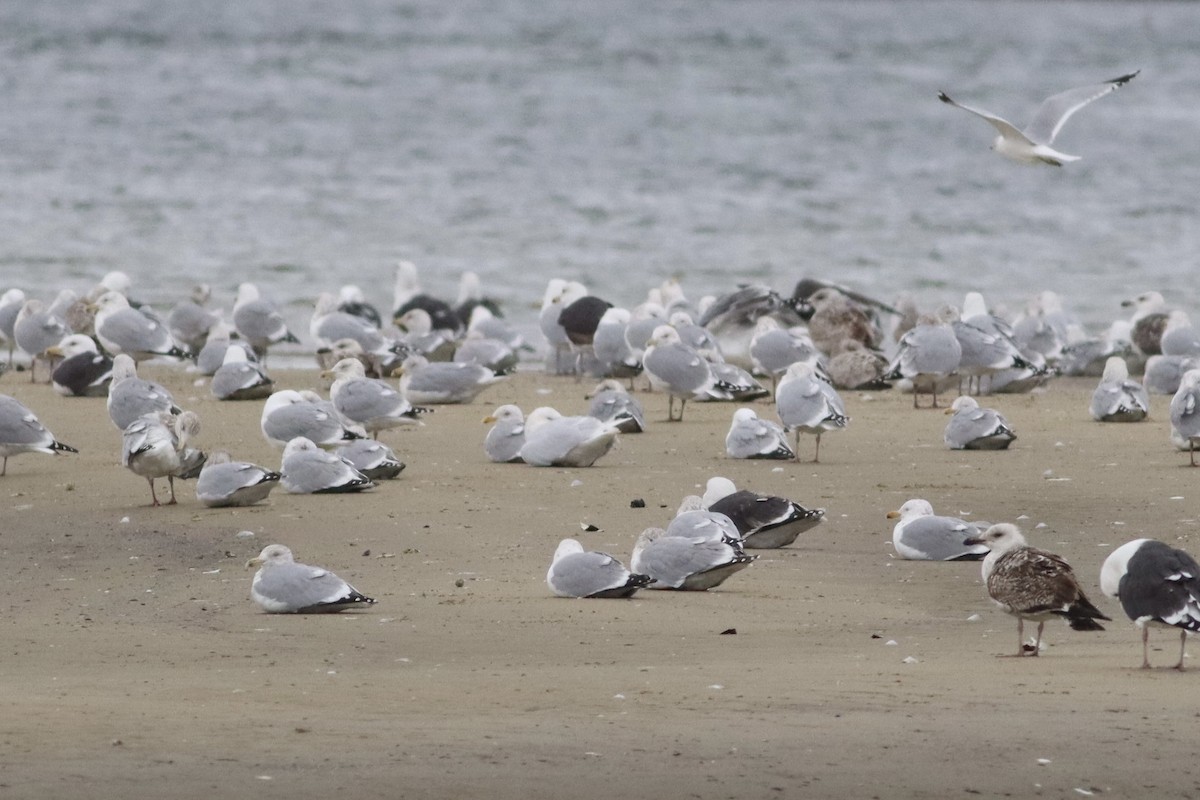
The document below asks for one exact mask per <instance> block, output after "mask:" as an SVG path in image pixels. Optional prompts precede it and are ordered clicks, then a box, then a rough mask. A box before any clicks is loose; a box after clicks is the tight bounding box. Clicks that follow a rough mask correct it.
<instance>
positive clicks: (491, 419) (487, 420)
mask: <svg viewBox="0 0 1200 800" xmlns="http://www.w3.org/2000/svg"><path fill="white" fill-rule="evenodd" d="M495 421H496V418H495V417H493V416H492V415H491V414H488V415H487V416H486V417H484V418H483V424H484V425H491V424H492V423H493V422H495Z"/></svg>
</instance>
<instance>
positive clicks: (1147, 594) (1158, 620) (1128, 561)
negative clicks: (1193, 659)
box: [1100, 539, 1200, 672]
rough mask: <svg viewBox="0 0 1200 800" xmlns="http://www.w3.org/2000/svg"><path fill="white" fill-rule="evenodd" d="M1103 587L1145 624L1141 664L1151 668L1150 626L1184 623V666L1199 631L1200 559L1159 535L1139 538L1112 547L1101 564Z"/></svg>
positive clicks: (1181, 643)
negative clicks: (1192, 638) (1189, 641)
mask: <svg viewBox="0 0 1200 800" xmlns="http://www.w3.org/2000/svg"><path fill="white" fill-rule="evenodd" d="M1100 590H1101V591H1103V592H1104V593H1105V594H1106V595H1108V596H1109V597H1115V598H1118V599H1119V600H1120V601H1121V608H1122V609H1123V610H1124V611H1125V615H1126V616H1128V617H1129V618H1130V619H1131V620H1133V622H1134V624H1135V625H1137V627H1139V628H1141V629H1142V669H1150V627H1151V626H1152V625H1158V626H1161V627H1164V628H1178V629H1179V662H1178V663H1177V664H1175V669H1177V670H1179V671H1181V672H1182V671H1183V659H1184V651H1185V649H1186V647H1187V636H1188V634H1189V633H1193V634H1194V633H1198V632H1200V564H1197V563H1196V559H1194V558H1192V557H1191V555H1189V554H1188V553H1187V552H1185V551H1183V550H1180V549H1178V548H1175V547H1171V546H1170V545H1168V544H1164V543H1163V542H1159V541H1155V540H1154V539H1134V540H1133V541H1132V542H1126V543H1125V544H1123V545H1121V546H1120V547H1118V548H1117V549H1116V550H1113V551H1112V553H1110V554H1109V556H1108V558H1106V559H1105V560H1104V565H1103V566H1102V567H1100Z"/></svg>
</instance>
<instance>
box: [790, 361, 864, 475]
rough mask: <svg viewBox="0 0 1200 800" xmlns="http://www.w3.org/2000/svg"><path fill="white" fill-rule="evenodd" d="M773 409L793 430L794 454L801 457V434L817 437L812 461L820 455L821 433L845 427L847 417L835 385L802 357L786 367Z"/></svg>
mask: <svg viewBox="0 0 1200 800" xmlns="http://www.w3.org/2000/svg"><path fill="white" fill-rule="evenodd" d="M775 412H776V413H777V414H778V415H779V421H780V422H782V423H783V427H784V428H785V429H787V430H789V431H795V432H796V446H795V447H794V448H793V449H794V450H795V451H796V457H797V458H799V457H800V434H801V433H808V434H813V435H815V436H816V437H817V446H816V449H815V450H814V452H813V462H814V463H816V462H817V461H819V460H820V458H821V434H822V433H824V432H825V431H836V430H841V429H843V428H845V427H846V425H848V424H849V422H850V417H848V416H846V406H845V405H844V404H843V403H842V398H841V395H839V394H838V393H837V389H834V388H833V386H832V385H831V384H829V383H826V382H825V381H823V380H821V379H820V378H818V377H817V375H816V373H815V372H814V371H813V368H812V367H811V366H810V365H808V364H806V363H804V362H803V361H799V362H796V363H795V364H792V365H791V366H790V367H788V369H787V372H786V373H784V375H783V378H782V379H781V380H780V381H779V386H778V387H776V389H775Z"/></svg>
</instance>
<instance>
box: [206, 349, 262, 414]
mask: <svg viewBox="0 0 1200 800" xmlns="http://www.w3.org/2000/svg"><path fill="white" fill-rule="evenodd" d="M274 388H275V381H274V380H272V379H271V376H270V375H268V374H267V371H266V370H265V369H264V368H263V367H262V366H261V365H260V364H258V363H257V362H255V361H251V360H250V358H249V357H248V356H247V354H246V348H244V347H242V346H241V345H240V344H231V345H229V346H228V347H226V348H225V359H224V360H223V361H222V362H221V366H220V367H218V368H217V371H216V372H214V373H213V376H212V382H211V383H210V384H209V389H211V390H212V393H213V396H214V397H216V398H217V399H218V400H261V399H262V398H264V397H268V396H270V394H271V390H272V389H274Z"/></svg>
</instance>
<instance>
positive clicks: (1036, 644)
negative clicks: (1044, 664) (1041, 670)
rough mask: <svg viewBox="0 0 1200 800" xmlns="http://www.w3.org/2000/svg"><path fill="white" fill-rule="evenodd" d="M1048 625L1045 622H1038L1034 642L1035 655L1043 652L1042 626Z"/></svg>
mask: <svg viewBox="0 0 1200 800" xmlns="http://www.w3.org/2000/svg"><path fill="white" fill-rule="evenodd" d="M1044 627H1046V623H1045V622H1039V623H1038V632H1037V639H1036V640H1035V641H1034V643H1033V655H1035V656H1036V655H1040V654H1041V652H1042V628H1044Z"/></svg>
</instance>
